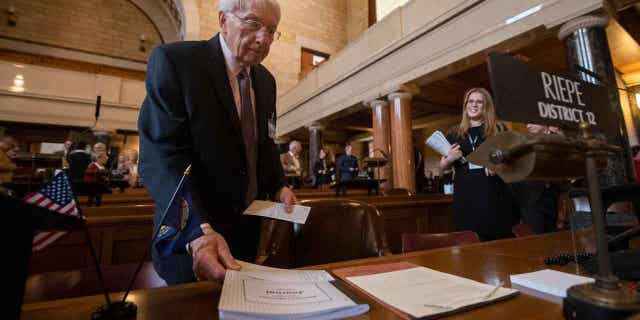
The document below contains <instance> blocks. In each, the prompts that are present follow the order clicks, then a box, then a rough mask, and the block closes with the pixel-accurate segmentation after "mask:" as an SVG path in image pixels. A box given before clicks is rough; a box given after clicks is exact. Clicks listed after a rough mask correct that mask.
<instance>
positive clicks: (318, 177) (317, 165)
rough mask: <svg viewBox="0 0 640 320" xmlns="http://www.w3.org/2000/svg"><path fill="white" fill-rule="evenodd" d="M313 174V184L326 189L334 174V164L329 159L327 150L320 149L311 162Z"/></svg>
mask: <svg viewBox="0 0 640 320" xmlns="http://www.w3.org/2000/svg"><path fill="white" fill-rule="evenodd" d="M313 174H314V176H315V186H316V187H319V188H320V189H326V188H327V187H328V186H329V184H330V183H331V181H332V180H333V179H332V176H333V175H334V174H335V165H334V164H333V163H332V162H331V160H329V157H328V154H327V151H325V149H324V148H322V149H320V152H319V153H318V159H316V161H315V162H314V163H313Z"/></svg>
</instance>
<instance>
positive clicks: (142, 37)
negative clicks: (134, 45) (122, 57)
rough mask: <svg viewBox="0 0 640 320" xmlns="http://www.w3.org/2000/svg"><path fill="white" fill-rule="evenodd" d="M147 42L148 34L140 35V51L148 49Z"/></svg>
mask: <svg viewBox="0 0 640 320" xmlns="http://www.w3.org/2000/svg"><path fill="white" fill-rule="evenodd" d="M146 42H147V36H146V35H144V34H141V35H140V46H139V47H138V50H140V52H145V51H147V47H146V46H145V43H146Z"/></svg>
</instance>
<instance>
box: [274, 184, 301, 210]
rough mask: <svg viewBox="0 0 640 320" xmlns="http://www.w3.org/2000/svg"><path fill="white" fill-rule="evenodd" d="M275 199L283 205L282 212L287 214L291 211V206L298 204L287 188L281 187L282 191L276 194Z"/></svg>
mask: <svg viewBox="0 0 640 320" xmlns="http://www.w3.org/2000/svg"><path fill="white" fill-rule="evenodd" d="M276 199H278V201H280V202H282V203H284V210H285V211H286V212H287V213H291V211H293V205H294V204H295V203H296V202H298V199H297V198H296V195H295V194H293V191H291V189H289V188H288V187H282V189H280V190H279V191H278V193H276Z"/></svg>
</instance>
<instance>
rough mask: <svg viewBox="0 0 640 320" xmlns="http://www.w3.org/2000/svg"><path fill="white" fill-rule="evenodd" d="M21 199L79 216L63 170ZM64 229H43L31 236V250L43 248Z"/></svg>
mask: <svg viewBox="0 0 640 320" xmlns="http://www.w3.org/2000/svg"><path fill="white" fill-rule="evenodd" d="M22 200H23V201H25V202H27V203H29V204H32V205H35V206H39V207H43V208H45V209H49V210H51V211H55V212H58V213H61V214H66V215H70V216H79V215H80V213H79V211H78V208H77V207H76V202H75V200H73V193H72V192H71V184H70V183H69V178H68V177H67V174H66V173H65V172H60V173H58V174H57V175H56V176H55V177H54V178H53V179H52V180H50V181H49V182H47V184H45V185H44V186H43V187H42V189H40V191H38V192H31V193H29V194H28V195H26V196H25V197H24V198H22ZM65 233H66V231H44V232H40V233H38V234H36V235H35V236H34V237H33V243H32V246H31V250H32V251H38V250H42V249H44V248H45V247H46V246H48V245H49V244H51V243H53V242H54V241H56V240H57V239H58V238H60V237H62V236H63V235H64V234H65Z"/></svg>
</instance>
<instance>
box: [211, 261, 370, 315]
mask: <svg viewBox="0 0 640 320" xmlns="http://www.w3.org/2000/svg"><path fill="white" fill-rule="evenodd" d="M277 270H279V274H278V272H274V271H264V270H255V269H254V270H251V271H246V272H243V271H233V270H227V272H226V275H225V279H224V284H223V286H222V294H221V296H220V303H219V305H218V310H219V316H220V319H247V320H249V319H251V320H254V319H256V320H257V319H287V320H290V319H305V320H324V319H340V318H345V317H352V316H356V315H359V314H362V313H365V312H367V311H369V305H367V304H357V303H355V302H354V301H353V300H351V299H350V298H349V297H348V296H347V295H345V294H344V293H343V292H342V291H340V290H339V289H338V288H337V287H335V286H334V285H333V283H332V282H330V281H327V280H329V279H333V277H331V276H330V275H329V274H328V273H326V272H325V271H321V270H309V271H307V270H283V269H277ZM274 273H276V274H275V275H274ZM322 273H325V274H326V275H323V274H322Z"/></svg>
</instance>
